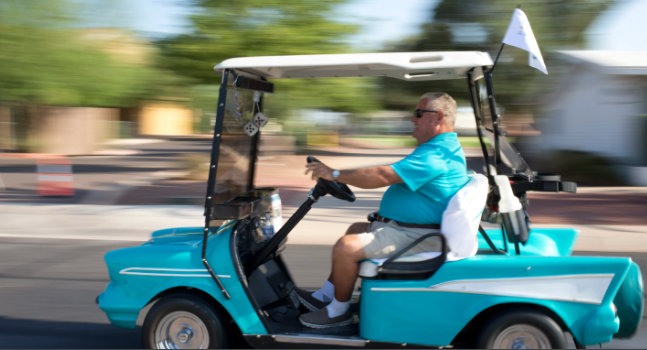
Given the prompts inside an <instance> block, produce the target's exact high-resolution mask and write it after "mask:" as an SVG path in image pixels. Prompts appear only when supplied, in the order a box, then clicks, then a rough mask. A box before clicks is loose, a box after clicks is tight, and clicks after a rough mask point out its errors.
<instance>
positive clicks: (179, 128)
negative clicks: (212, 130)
mask: <svg viewBox="0 0 647 350" xmlns="http://www.w3.org/2000/svg"><path fill="white" fill-rule="evenodd" d="M139 133H140V134H142V135H190V134H192V133H193V111H192V110H190V109H187V108H183V107H181V106H177V105H172V104H149V105H146V106H145V107H144V108H142V110H141V114H140V119H139Z"/></svg>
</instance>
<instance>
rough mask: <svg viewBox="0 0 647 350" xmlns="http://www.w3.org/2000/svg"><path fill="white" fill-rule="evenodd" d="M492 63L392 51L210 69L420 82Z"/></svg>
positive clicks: (247, 60)
mask: <svg viewBox="0 0 647 350" xmlns="http://www.w3.org/2000/svg"><path fill="white" fill-rule="evenodd" d="M483 66H488V67H491V66H492V59H491V58H490V55H489V54H488V53H486V52H479V51H463V52H394V53H356V54H337V55H300V56H266V57H241V58H232V59H228V60H225V61H223V62H221V63H220V64H218V65H217V66H216V67H215V68H214V69H215V71H216V72H217V73H222V72H223V70H225V69H235V70H237V71H242V72H247V73H249V74H253V75H257V76H261V77H264V78H267V79H284V78H337V77H381V76H388V77H392V78H396V79H402V80H411V81H422V80H446V79H458V78H465V77H467V71H468V70H470V69H472V68H475V67H476V68H477V69H476V72H475V73H476V75H477V76H479V75H481V74H482V71H481V68H480V67H483Z"/></svg>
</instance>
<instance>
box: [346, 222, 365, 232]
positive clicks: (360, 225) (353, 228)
mask: <svg viewBox="0 0 647 350" xmlns="http://www.w3.org/2000/svg"><path fill="white" fill-rule="evenodd" d="M367 231H368V222H356V223H354V224H352V225H350V226H349V227H348V230H346V234H347V235H353V234H358V233H364V232H367Z"/></svg>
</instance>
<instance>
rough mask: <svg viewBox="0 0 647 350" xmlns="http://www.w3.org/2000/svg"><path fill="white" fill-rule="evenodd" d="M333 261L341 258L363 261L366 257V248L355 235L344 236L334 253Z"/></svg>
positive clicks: (334, 248)
mask: <svg viewBox="0 0 647 350" xmlns="http://www.w3.org/2000/svg"><path fill="white" fill-rule="evenodd" d="M332 256H333V260H335V259H339V258H353V260H357V261H359V260H362V259H363V256H364V248H363V247H362V242H361V241H360V240H359V238H358V237H357V236H355V235H351V236H343V237H342V238H340V239H339V240H338V241H337V243H335V246H334V247H333V252H332Z"/></svg>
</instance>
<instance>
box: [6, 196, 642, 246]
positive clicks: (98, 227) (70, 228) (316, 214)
mask: <svg viewBox="0 0 647 350" xmlns="http://www.w3.org/2000/svg"><path fill="white" fill-rule="evenodd" d="M292 191H293V192H292V193H291V194H290V196H291V199H289V200H287V198H285V197H284V196H283V194H282V197H284V210H283V217H284V222H285V220H287V218H289V217H290V216H291V215H292V214H293V213H294V211H295V210H296V207H297V205H299V204H300V203H301V202H302V201H303V200H305V198H306V195H307V188H304V189H303V190H301V191H299V190H297V189H293V190H292ZM282 193H283V192H282ZM355 194H356V196H357V200H356V201H355V202H354V203H348V202H343V201H340V200H338V199H335V198H332V197H329V196H326V197H323V198H321V199H320V200H319V202H317V203H316V204H315V205H314V206H313V208H312V210H311V211H310V212H309V213H308V215H307V216H306V217H305V219H304V220H303V221H301V222H300V223H299V224H298V225H297V226H296V228H295V229H294V231H293V232H292V233H291V234H290V236H289V241H288V243H289V244H314V245H332V244H334V243H335V241H336V240H337V239H338V238H339V237H341V235H343V233H344V232H345V231H346V228H347V227H348V225H350V224H352V223H353V222H357V221H363V220H365V217H366V214H367V213H369V212H371V211H374V210H376V209H377V208H378V206H379V202H380V199H381V197H382V194H383V191H381V190H358V189H356V190H355ZM288 202H290V203H288ZM202 214H203V208H202V207H200V206H193V205H192V206H181V205H56V204H9V203H2V204H0V237H30V238H65V239H96V240H123V241H140V242H141V241H146V240H148V239H149V237H150V233H151V232H152V231H155V230H159V229H164V228H171V227H187V226H194V227H197V226H202V225H203V222H204V217H203V216H202ZM533 227H573V228H576V229H579V230H580V231H581V234H580V238H579V241H578V243H577V245H576V247H575V249H576V250H581V251H589V252H626V253H632V252H647V225H598V224H577V225H572V224H555V223H553V224H533Z"/></svg>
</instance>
